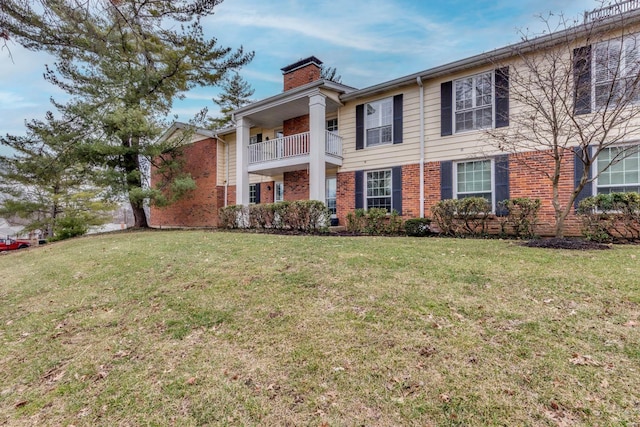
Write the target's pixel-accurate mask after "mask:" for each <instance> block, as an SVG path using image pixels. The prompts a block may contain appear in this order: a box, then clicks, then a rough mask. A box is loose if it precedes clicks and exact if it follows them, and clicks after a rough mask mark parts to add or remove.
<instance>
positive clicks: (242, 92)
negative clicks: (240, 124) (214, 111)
mask: <svg viewBox="0 0 640 427" xmlns="http://www.w3.org/2000/svg"><path fill="white" fill-rule="evenodd" d="M221 87H222V93H221V94H220V96H218V97H217V98H213V102H214V103H215V104H216V105H218V106H219V107H220V113H222V117H218V118H214V119H211V118H210V119H209V127H210V128H211V129H221V128H224V127H227V126H229V125H232V124H233V119H232V117H231V113H232V112H233V111H234V110H237V109H238V108H240V107H243V106H245V105H247V104H249V103H250V102H251V96H252V95H253V94H254V93H255V89H253V88H252V87H251V85H250V84H249V83H248V82H247V81H246V80H244V79H243V78H242V77H241V76H240V74H238V73H237V72H236V73H233V76H232V77H230V78H226V79H225V80H224V82H223V83H222V85H221Z"/></svg>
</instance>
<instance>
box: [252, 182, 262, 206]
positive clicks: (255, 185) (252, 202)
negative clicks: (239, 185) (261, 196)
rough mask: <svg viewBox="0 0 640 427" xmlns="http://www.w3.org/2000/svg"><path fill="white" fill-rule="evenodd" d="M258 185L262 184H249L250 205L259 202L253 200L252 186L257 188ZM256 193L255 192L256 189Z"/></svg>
mask: <svg viewBox="0 0 640 427" xmlns="http://www.w3.org/2000/svg"><path fill="white" fill-rule="evenodd" d="M256 185H260V184H249V204H250V205H255V204H256V202H257V201H255V200H254V201H253V202H252V201H251V186H254V188H255V186H256ZM254 194H255V191H254Z"/></svg>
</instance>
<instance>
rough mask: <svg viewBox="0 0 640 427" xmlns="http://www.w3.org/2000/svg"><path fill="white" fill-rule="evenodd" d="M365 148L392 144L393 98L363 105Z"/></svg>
mask: <svg viewBox="0 0 640 427" xmlns="http://www.w3.org/2000/svg"><path fill="white" fill-rule="evenodd" d="M364 108H365V135H366V142H367V147H374V146H376V145H382V144H391V143H393V98H387V99H383V100H380V101H375V102H369V103H367V104H365V107H364Z"/></svg>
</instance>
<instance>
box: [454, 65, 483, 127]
mask: <svg viewBox="0 0 640 427" xmlns="http://www.w3.org/2000/svg"><path fill="white" fill-rule="evenodd" d="M453 93H454V107H455V114H454V120H455V130H456V132H463V131H469V130H474V129H484V128H489V127H492V126H493V73H492V72H489V73H483V74H478V75H476V76H471V77H465V78H463V79H459V80H455V81H454V82H453Z"/></svg>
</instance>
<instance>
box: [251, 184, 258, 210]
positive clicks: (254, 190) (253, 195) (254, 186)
mask: <svg viewBox="0 0 640 427" xmlns="http://www.w3.org/2000/svg"><path fill="white" fill-rule="evenodd" d="M258 185H260V184H249V204H250V205H253V204H256V203H258V189H257V187H258Z"/></svg>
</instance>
